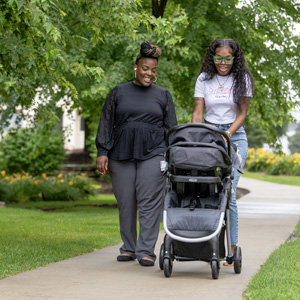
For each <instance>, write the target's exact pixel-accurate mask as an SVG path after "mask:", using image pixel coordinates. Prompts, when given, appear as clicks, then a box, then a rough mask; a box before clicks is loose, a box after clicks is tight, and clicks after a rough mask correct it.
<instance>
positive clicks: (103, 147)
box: [96, 87, 117, 156]
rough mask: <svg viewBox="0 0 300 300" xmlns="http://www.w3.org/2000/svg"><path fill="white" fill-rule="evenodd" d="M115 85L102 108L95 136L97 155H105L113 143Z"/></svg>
mask: <svg viewBox="0 0 300 300" xmlns="http://www.w3.org/2000/svg"><path fill="white" fill-rule="evenodd" d="M116 92H117V87H115V88H114V89H112V90H111V92H110V93H109V95H108V96H107V98H106V101H105V103H104V106H103V108H102V112H101V116H100V122H99V126H98V132H97V136H96V147H97V151H98V154H97V156H101V155H105V156H107V152H108V151H109V150H111V148H112V147H113V145H114V133H113V129H114V122H115V98H116Z"/></svg>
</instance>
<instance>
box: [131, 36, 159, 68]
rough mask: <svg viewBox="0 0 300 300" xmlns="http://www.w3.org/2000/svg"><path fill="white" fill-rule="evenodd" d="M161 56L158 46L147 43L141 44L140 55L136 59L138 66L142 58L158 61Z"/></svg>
mask: <svg viewBox="0 0 300 300" xmlns="http://www.w3.org/2000/svg"><path fill="white" fill-rule="evenodd" d="M160 55H161V49H160V48H159V47H158V46H155V45H152V44H151V43H150V42H148V41H146V42H144V43H142V44H141V49H140V53H139V55H138V56H137V57H136V60H135V63H136V64H138V62H139V60H140V59H141V58H142V57H150V58H154V59H157V60H158V58H159V56H160Z"/></svg>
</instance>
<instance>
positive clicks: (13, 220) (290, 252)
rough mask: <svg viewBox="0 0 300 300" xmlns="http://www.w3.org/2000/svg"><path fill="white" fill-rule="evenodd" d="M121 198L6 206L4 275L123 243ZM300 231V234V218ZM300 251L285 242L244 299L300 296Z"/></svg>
mask: <svg viewBox="0 0 300 300" xmlns="http://www.w3.org/2000/svg"><path fill="white" fill-rule="evenodd" d="M243 176H246V177H250V178H255V179H262V176H263V178H264V180H270V181H271V182H276V183H282V184H285V183H286V178H287V177H282V176H281V177H277V176H266V175H262V174H258V173H249V172H245V175H243ZM291 178H293V177H288V179H289V180H288V182H289V183H290V182H291ZM294 179H295V181H292V182H293V183H294V185H300V184H299V179H298V177H297V178H294ZM274 180H275V181H274ZM115 204H116V200H115V198H114V196H112V195H97V196H94V197H91V198H90V199H89V200H84V201H76V202H71V201H69V202H34V203H26V204H18V205H9V206H7V207H5V208H0V226H1V231H0V279H1V278H4V277H7V276H10V275H13V274H17V273H20V272H23V271H26V270H30V269H33V268H36V267H39V266H44V265H46V264H49V263H52V262H56V261H61V260H64V259H67V258H70V257H74V256H77V255H81V254H84V253H88V252H91V251H94V250H96V249H101V248H104V247H109V246H112V245H116V244H118V243H121V239H120V234H119V223H118V211H117V208H116V206H115ZM105 205H108V206H105ZM51 209H54V210H51ZM296 232H298V234H299V235H300V223H298V226H297V229H296ZM299 252H300V241H299V239H298V240H294V241H290V242H287V243H285V244H283V245H281V246H280V247H279V249H277V250H276V251H275V252H274V253H273V254H272V255H271V256H270V258H269V259H268V260H267V262H266V263H265V264H264V265H263V266H262V267H261V269H260V270H259V272H258V273H257V274H256V275H255V276H254V278H253V279H252V280H251V282H250V283H249V285H248V287H247V290H246V292H245V293H244V299H245V300H250V299H251V300H252V299H253V300H256V299H278V300H279V299H280V300H281V299H299V297H298V295H300V287H299V282H300V278H299V274H300V269H299V262H300V253H299ZM116 255H117V253H116Z"/></svg>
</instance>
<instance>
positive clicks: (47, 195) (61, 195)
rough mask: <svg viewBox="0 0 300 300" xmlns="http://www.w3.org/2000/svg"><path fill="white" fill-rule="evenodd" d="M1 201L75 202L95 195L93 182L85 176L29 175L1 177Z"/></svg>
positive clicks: (19, 174) (3, 175)
mask: <svg viewBox="0 0 300 300" xmlns="http://www.w3.org/2000/svg"><path fill="white" fill-rule="evenodd" d="M0 193H1V194H0V201H4V202H16V203H24V202H29V201H75V200H79V199H82V198H84V197H85V196H87V195H91V194H94V191H93V188H92V182H91V180H90V179H88V178H87V177H85V176H84V175H77V176H69V175H66V176H63V175H62V174H59V175H58V176H56V177H48V176H47V175H46V174H45V173H43V174H42V176H36V177H32V176H31V175H29V174H28V173H25V172H23V173H17V174H14V175H11V176H5V171H2V172H1V175H0Z"/></svg>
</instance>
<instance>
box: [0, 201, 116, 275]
mask: <svg viewBox="0 0 300 300" xmlns="http://www.w3.org/2000/svg"><path fill="white" fill-rule="evenodd" d="M82 202H84V203H82ZM87 202H89V203H87ZM95 203H96V204H101V203H106V204H107V203H109V204H114V203H116V201H115V200H114V197H113V196H111V195H100V196H99V197H97V198H96V199H94V200H93V199H90V200H89V201H76V202H72V204H73V205H77V204H78V205H82V204H95ZM70 204H71V203H70V202H54V203H52V208H53V206H54V207H56V208H59V207H62V206H66V205H70ZM23 205H24V206H25V204H23ZM49 205H51V203H47V202H39V203H30V204H27V205H26V206H27V208H39V209H49V208H50V206H49ZM0 227H1V231H0V279H1V278H4V277H7V276H10V275H13V274H17V273H20V272H22V271H25V270H30V269H33V268H36V267H39V266H44V265H46V264H49V263H52V262H56V261H61V260H64V259H67V258H70V257H74V256H77V255H81V254H83V253H88V252H92V251H94V250H97V249H101V248H104V247H109V246H112V245H116V244H118V243H121V238H120V234H119V220H118V211H117V208H105V207H92V206H79V207H66V208H63V209H58V210H55V211H51V212H45V211H41V210H37V209H24V208H17V207H16V206H10V207H5V208H1V209H0Z"/></svg>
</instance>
